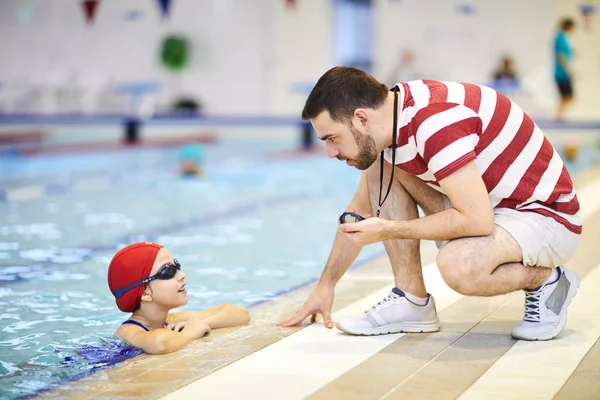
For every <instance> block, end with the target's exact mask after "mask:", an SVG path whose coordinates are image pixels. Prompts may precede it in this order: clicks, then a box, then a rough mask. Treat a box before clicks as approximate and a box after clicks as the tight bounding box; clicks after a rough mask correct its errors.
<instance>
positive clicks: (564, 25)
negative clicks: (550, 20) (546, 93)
mask: <svg viewBox="0 0 600 400" xmlns="http://www.w3.org/2000/svg"><path fill="white" fill-rule="evenodd" d="M574 31H575V22H573V20H572V19H571V18H564V19H563V20H562V21H561V22H560V29H559V31H558V32H557V34H556V37H555V39H554V81H555V82H556V86H557V87H558V92H559V95H560V100H559V104H558V108H557V110H556V118H557V119H558V120H562V119H564V116H565V112H566V110H567V108H568V107H569V105H570V104H571V102H572V101H573V71H572V61H573V46H572V44H571V36H572V35H573V32H574Z"/></svg>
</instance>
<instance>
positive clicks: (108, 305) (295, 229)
mask: <svg viewBox="0 0 600 400" xmlns="http://www.w3.org/2000/svg"><path fill="white" fill-rule="evenodd" d="M292 147H293V144H290V143H283V142H282V143H279V144H272V143H271V144H266V143H265V144H251V143H223V144H215V145H207V146H206V162H205V166H204V167H205V169H206V175H205V176H203V177H200V178H183V177H181V176H179V175H178V174H177V166H178V160H179V154H180V153H179V151H180V149H175V148H172V149H152V150H150V149H146V150H141V149H140V150H128V151H119V152H102V153H95V154H84V155H76V154H74V155H61V156H40V157H35V158H19V157H4V158H3V159H2V160H1V161H0V189H6V188H14V187H19V186H23V185H41V186H43V187H44V188H45V193H46V194H45V195H44V196H42V197H40V198H37V199H32V200H27V201H21V202H11V201H4V202H0V329H1V331H2V336H1V337H0V398H2V399H13V398H18V397H20V396H28V395H30V394H32V393H36V392H38V391H40V390H43V389H44V388H48V387H49V385H51V384H53V383H56V382H60V381H63V380H65V379H73V378H76V377H79V376H83V375H85V374H88V373H89V372H90V371H94V370H96V369H98V368H102V367H105V366H107V365H112V364H114V363H116V362H119V361H122V360H123V359H125V358H127V357H131V356H135V355H137V354H139V351H138V350H132V349H131V348H129V347H127V346H123V344H122V343H119V342H118V341H115V340H114V339H113V338H112V334H113V332H114V331H115V329H116V328H117V327H118V325H119V324H120V323H121V322H122V321H123V320H125V319H126V318H127V316H128V314H124V313H121V312H120V311H119V310H118V309H117V307H116V305H115V302H114V299H113V297H112V295H111V293H110V292H109V290H108V285H107V282H106V272H107V266H108V263H109V261H110V259H111V257H112V255H113V254H114V253H115V252H116V251H117V250H118V249H119V248H121V247H122V246H124V245H126V244H128V243H133V242H137V241H155V242H158V243H161V244H163V245H165V246H166V247H168V248H169V250H170V251H171V253H172V254H173V255H174V257H175V258H177V259H178V260H179V261H180V262H181V264H182V268H183V269H184V271H185V272H186V274H187V279H186V280H187V289H188V297H189V303H188V305H186V306H185V307H183V308H182V309H204V308H207V307H211V306H214V305H217V304H220V303H225V302H232V303H236V304H239V305H243V306H251V305H253V304H256V303H259V302H262V301H265V300H267V299H271V298H273V297H276V296H277V295H278V294H279V293H280V292H282V291H286V290H288V289H290V288H292V287H295V286H298V285H301V284H303V283H307V282H310V281H312V280H314V279H316V278H317V277H318V276H319V274H320V273H321V271H322V268H323V265H324V263H325V262H326V260H327V257H328V255H329V251H330V249H331V245H332V243H333V238H334V235H335V231H336V227H337V225H336V219H337V217H338V216H339V214H340V213H341V212H342V211H343V210H344V209H345V207H346V206H347V204H348V202H349V201H350V199H351V197H352V195H353V194H354V191H355V190H356V186H357V184H358V180H359V176H360V172H359V171H357V170H356V169H354V168H348V167H347V166H346V165H345V164H344V163H340V162H337V161H336V160H329V159H327V158H326V157H325V156H310V157H297V158H294V157H287V158H280V157H279V158H273V157H271V155H273V154H274V153H275V152H281V151H287V150H290V149H291V148H292ZM598 161H600V157H599V153H598V149H591V148H590V149H582V150H581V153H580V156H579V158H578V160H577V162H576V163H574V164H567V167H568V168H569V169H570V170H571V171H573V172H575V171H577V170H579V169H581V168H583V167H586V166H588V165H590V164H592V163H594V162H598ZM378 254H383V246H382V245H381V244H375V245H372V246H368V247H366V248H365V249H364V250H363V251H362V253H361V255H360V256H359V261H361V260H365V259H367V258H370V257H373V256H375V255H378Z"/></svg>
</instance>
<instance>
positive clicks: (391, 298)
mask: <svg viewBox="0 0 600 400" xmlns="http://www.w3.org/2000/svg"><path fill="white" fill-rule="evenodd" d="M397 298H398V297H397V296H396V295H393V294H391V293H390V294H388V295H387V296H386V297H385V298H384V299H383V300H381V301H380V302H378V303H377V304H375V305H374V306H373V307H371V308H370V309H368V310H367V311H365V313H369V312H371V311H377V310H379V309H380V308H381V306H383V305H385V304H387V303H391V302H392V301H394V300H396V299H397Z"/></svg>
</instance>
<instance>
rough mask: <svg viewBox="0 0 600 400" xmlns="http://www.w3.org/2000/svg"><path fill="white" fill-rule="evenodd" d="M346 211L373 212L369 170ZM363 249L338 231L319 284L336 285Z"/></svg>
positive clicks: (364, 214) (361, 180)
mask: <svg viewBox="0 0 600 400" xmlns="http://www.w3.org/2000/svg"><path fill="white" fill-rule="evenodd" d="M346 211H352V212H355V213H357V214H358V215H361V216H363V217H366V216H367V215H369V214H371V201H370V200H369V187H368V185H367V171H363V173H362V175H361V177H360V183H359V184H358V189H357V190H356V193H355V195H354V198H353V199H352V201H351V202H350V204H349V205H348V208H347V209H346ZM338 223H339V222H338ZM361 249H362V246H358V245H356V244H355V243H354V242H353V241H352V240H350V239H348V238H347V237H346V236H344V235H342V234H341V233H340V232H339V231H337V233H336V235H335V239H334V241H333V247H332V249H331V252H330V254H329V258H328V260H327V263H326V264H325V269H324V270H323V273H322V274H321V279H320V280H319V284H320V285H326V286H335V284H336V283H337V282H338V281H339V280H340V279H341V278H342V276H344V274H345V273H346V271H347V270H348V268H350V266H351V265H352V263H353V262H354V260H356V257H358V254H359V253H360V251H361Z"/></svg>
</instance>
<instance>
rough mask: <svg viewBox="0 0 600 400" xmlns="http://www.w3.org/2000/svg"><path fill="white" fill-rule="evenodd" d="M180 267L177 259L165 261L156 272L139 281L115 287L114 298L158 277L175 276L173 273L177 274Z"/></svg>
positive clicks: (162, 278)
mask: <svg viewBox="0 0 600 400" xmlns="http://www.w3.org/2000/svg"><path fill="white" fill-rule="evenodd" d="M180 269H181V264H179V261H177V260H173V262H172V263H166V264H165V265H163V266H162V267H160V268H159V269H158V271H156V274H154V275H152V276H149V277H147V278H144V279H142V280H141V281H139V282H136V283H132V284H131V285H128V286H125V287H124V288H121V289H115V291H114V292H113V294H114V295H115V298H117V299H119V298H120V297H121V296H123V295H124V294H125V293H126V292H128V291H130V290H131V289H134V288H136V287H138V286H142V285H145V284H146V283H149V282H152V281H153V280H155V279H160V280H168V279H172V278H173V277H174V276H175V274H177V271H179V270H180Z"/></svg>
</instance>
